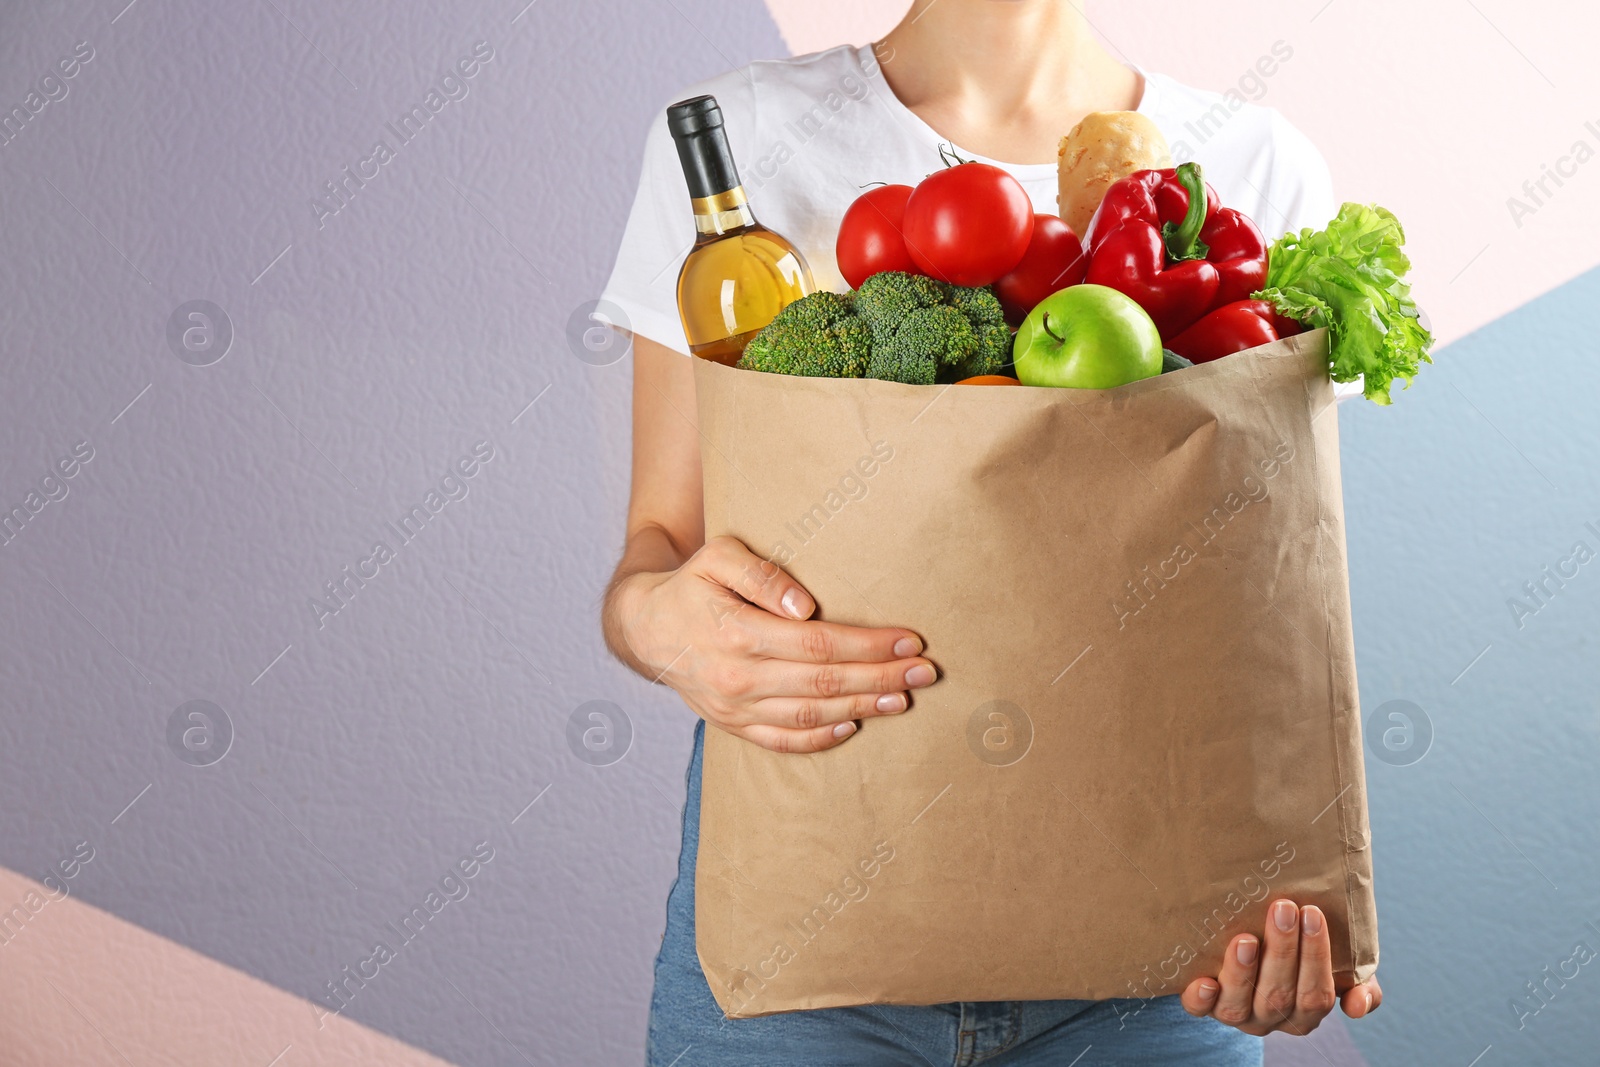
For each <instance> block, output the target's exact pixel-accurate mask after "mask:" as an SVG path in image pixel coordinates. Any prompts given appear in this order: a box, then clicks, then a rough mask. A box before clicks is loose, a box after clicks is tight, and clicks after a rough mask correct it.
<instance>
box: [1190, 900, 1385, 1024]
mask: <svg viewBox="0 0 1600 1067" xmlns="http://www.w3.org/2000/svg"><path fill="white" fill-rule="evenodd" d="M1264 941H1265V944H1264V946H1263V939H1262V938H1258V937H1256V936H1255V935H1254V934H1240V935H1239V936H1238V937H1236V938H1234V939H1233V941H1232V943H1230V944H1229V945H1228V952H1227V955H1226V956H1225V957H1224V958H1223V963H1222V973H1221V974H1220V975H1218V976H1217V977H1215V978H1196V979H1195V980H1194V981H1193V982H1190V983H1189V987H1188V988H1187V989H1185V990H1184V991H1183V1006H1184V1008H1185V1009H1186V1010H1187V1011H1188V1012H1189V1014H1190V1015H1209V1016H1211V1017H1212V1018H1213V1019H1216V1020H1217V1021H1218V1022H1223V1023H1227V1024H1228V1025H1229V1026H1232V1027H1236V1028H1238V1029H1240V1030H1243V1031H1244V1032H1245V1033H1247V1034H1255V1035H1257V1036H1258V1037H1259V1036H1261V1035H1264V1034H1269V1033H1271V1032H1272V1031H1274V1030H1282V1031H1284V1032H1285V1033H1290V1034H1295V1035H1296V1036H1301V1037H1303V1036H1305V1035H1306V1034H1309V1033H1310V1032H1311V1031H1313V1030H1315V1029H1316V1028H1317V1025H1318V1024H1319V1023H1321V1022H1322V1020H1323V1019H1324V1018H1326V1017H1327V1015H1328V1013H1329V1012H1331V1011H1333V1006H1334V1004H1336V1003H1337V1004H1340V1005H1342V1006H1343V1008H1344V1013H1345V1014H1346V1015H1348V1016H1349V1017H1350V1018H1352V1019H1360V1018H1362V1017H1363V1016H1365V1015H1367V1014H1369V1013H1370V1012H1372V1010H1373V1009H1374V1008H1376V1007H1377V1006H1378V1005H1380V1004H1382V1003H1383V990H1381V989H1379V988H1378V981H1377V979H1376V978H1369V979H1368V980H1367V981H1365V982H1362V983H1360V984H1359V985H1355V986H1352V987H1351V988H1349V989H1345V990H1343V991H1339V990H1336V989H1335V988H1334V983H1333V953H1332V950H1331V948H1330V946H1329V943H1328V924H1327V922H1326V921H1324V919H1323V915H1322V911H1321V909H1320V908H1317V907H1315V906H1313V905H1310V904H1307V905H1306V906H1305V907H1303V908H1296V907H1295V904H1294V901H1292V900H1278V901H1274V902H1273V904H1272V907H1271V908H1270V909H1268V912H1267V931H1266V937H1265V939H1264Z"/></svg>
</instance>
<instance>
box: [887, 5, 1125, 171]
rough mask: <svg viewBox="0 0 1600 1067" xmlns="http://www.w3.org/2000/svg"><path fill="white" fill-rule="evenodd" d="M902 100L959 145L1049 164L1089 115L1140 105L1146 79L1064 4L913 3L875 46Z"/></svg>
mask: <svg viewBox="0 0 1600 1067" xmlns="http://www.w3.org/2000/svg"><path fill="white" fill-rule="evenodd" d="M875 48H876V51H877V54H878V60H879V63H880V64H881V66H882V69H883V75H884V78H885V79H887V81H888V83H889V87H890V88H891V89H893V90H894V94H895V96H896V97H898V98H899V99H900V101H901V103H903V104H905V105H906V107H908V108H910V109H911V111H912V112H914V113H915V114H916V115H917V116H918V117H920V118H921V119H922V120H923V121H924V122H926V123H927V124H928V125H930V126H932V127H933V128H934V129H935V130H937V131H939V133H940V134H941V135H943V136H944V137H946V138H948V139H949V140H951V141H953V142H955V143H956V144H959V145H960V146H961V147H963V148H966V149H968V150H970V151H973V152H977V153H979V154H981V155H985V156H989V157H990V158H993V159H1001V160H1005V161H1007V162H1013V163H1048V162H1053V161H1054V160H1055V157H1056V144H1057V142H1058V141H1059V140H1060V138H1061V137H1062V136H1063V135H1064V134H1065V133H1066V132H1067V131H1068V130H1069V129H1071V128H1072V127H1073V126H1074V125H1076V124H1077V122H1078V121H1079V120H1080V119H1082V118H1083V116H1085V115H1087V114H1088V113H1089V112H1091V111H1125V110H1132V109H1134V108H1136V107H1138V104H1139V98H1140V95H1141V93H1142V91H1143V88H1144V87H1143V79H1142V78H1140V77H1139V75H1138V74H1136V73H1135V72H1134V71H1132V70H1129V69H1128V68H1127V67H1125V66H1123V65H1122V64H1121V63H1118V62H1117V61H1116V60H1115V59H1113V58H1112V57H1111V55H1110V54H1109V53H1107V52H1106V50H1105V49H1104V48H1103V47H1102V46H1101V45H1100V42H1099V40H1098V39H1097V38H1096V37H1095V35H1094V33H1093V32H1092V30H1091V29H1090V27H1089V25H1088V22H1087V20H1086V19H1085V18H1084V16H1083V14H1082V13H1081V11H1080V9H1079V8H1078V6H1077V4H1076V3H1070V2H1066V0H916V2H915V3H914V4H913V5H912V7H911V10H910V11H909V12H907V13H906V17H905V18H904V19H902V20H901V21H900V24H899V25H898V26H896V27H895V28H894V29H893V30H891V31H889V33H888V34H887V35H886V36H885V37H884V38H883V40H882V41H879V42H878V43H877V45H876V46H875Z"/></svg>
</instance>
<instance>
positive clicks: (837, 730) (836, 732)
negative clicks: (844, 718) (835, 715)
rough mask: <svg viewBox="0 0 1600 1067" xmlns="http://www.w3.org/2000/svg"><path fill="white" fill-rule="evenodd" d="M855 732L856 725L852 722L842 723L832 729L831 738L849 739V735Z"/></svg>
mask: <svg viewBox="0 0 1600 1067" xmlns="http://www.w3.org/2000/svg"><path fill="white" fill-rule="evenodd" d="M855 732H856V724H855V723H853V722H842V723H840V724H839V725H838V726H835V727H834V728H833V736H834V737H849V736H850V735H851V734H853V733H855Z"/></svg>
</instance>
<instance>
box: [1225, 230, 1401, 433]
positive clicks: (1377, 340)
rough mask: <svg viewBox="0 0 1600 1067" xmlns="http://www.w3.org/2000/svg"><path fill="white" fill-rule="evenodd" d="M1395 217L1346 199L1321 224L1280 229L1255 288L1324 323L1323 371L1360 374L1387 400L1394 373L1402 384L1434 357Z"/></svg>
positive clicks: (1348, 378) (1370, 391)
mask: <svg viewBox="0 0 1600 1067" xmlns="http://www.w3.org/2000/svg"><path fill="white" fill-rule="evenodd" d="M1405 239H1406V235H1405V231H1404V230H1403V229H1401V227H1400V220H1399V219H1397V218H1395V217H1394V216H1393V215H1392V214H1390V213H1389V212H1388V211H1386V210H1384V209H1383V208H1381V207H1379V206H1377V205H1376V204H1345V205H1344V206H1343V207H1341V208H1339V214H1338V215H1337V216H1335V218H1334V219H1333V221H1332V222H1330V223H1328V226H1327V228H1326V229H1323V230H1312V229H1309V228H1308V229H1304V230H1301V231H1300V232H1299V233H1287V234H1284V235H1283V236H1282V237H1280V238H1279V239H1278V240H1277V242H1276V243H1274V244H1273V246H1272V248H1271V249H1270V250H1269V251H1268V259H1267V282H1266V286H1265V287H1264V288H1263V289H1262V290H1261V291H1260V292H1257V293H1255V294H1253V295H1254V297H1255V298H1256V299H1258V300H1270V301H1271V302H1272V304H1273V306H1274V307H1276V308H1277V309H1278V313H1279V314H1281V315H1284V316H1287V317H1288V318H1292V319H1297V320H1299V321H1301V322H1304V323H1306V324H1307V325H1309V326H1313V327H1317V326H1326V327H1327V328H1328V336H1329V353H1328V355H1329V365H1328V373H1329V375H1330V376H1331V377H1332V378H1333V380H1334V381H1336V382H1352V381H1355V379H1356V377H1357V376H1358V375H1360V376H1362V377H1363V378H1364V381H1365V386H1364V389H1363V391H1364V392H1365V394H1366V397H1367V399H1368V400H1371V401H1373V402H1374V403H1377V404H1387V403H1389V388H1390V386H1391V385H1392V384H1393V383H1394V382H1395V381H1397V380H1398V381H1400V382H1401V383H1403V384H1404V385H1406V386H1409V385H1410V384H1411V379H1412V378H1414V377H1416V374H1417V371H1418V369H1419V368H1420V367H1421V365H1422V364H1423V363H1432V362H1433V360H1432V359H1431V358H1429V356H1428V349H1429V348H1431V347H1432V345H1433V335H1432V334H1430V333H1429V332H1428V331H1427V330H1426V329H1425V328H1424V327H1423V326H1422V323H1421V322H1419V321H1418V319H1417V305H1416V304H1415V303H1413V302H1412V300H1411V286H1409V285H1407V284H1406V282H1405V275H1406V272H1407V271H1408V270H1410V269H1411V261H1410V260H1409V259H1407V258H1406V254H1405V252H1404V251H1402V248H1401V246H1402V245H1404V244H1405Z"/></svg>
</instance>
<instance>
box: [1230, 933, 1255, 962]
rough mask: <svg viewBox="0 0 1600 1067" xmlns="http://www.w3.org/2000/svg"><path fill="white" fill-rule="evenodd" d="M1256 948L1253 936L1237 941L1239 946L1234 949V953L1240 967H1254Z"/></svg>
mask: <svg viewBox="0 0 1600 1067" xmlns="http://www.w3.org/2000/svg"><path fill="white" fill-rule="evenodd" d="M1256 948H1257V942H1256V939H1255V938H1253V937H1247V938H1245V939H1244V940H1242V941H1240V942H1239V947H1238V948H1237V949H1236V950H1235V951H1234V955H1236V956H1237V957H1239V964H1240V966H1242V967H1254V966H1255V963H1256Z"/></svg>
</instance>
